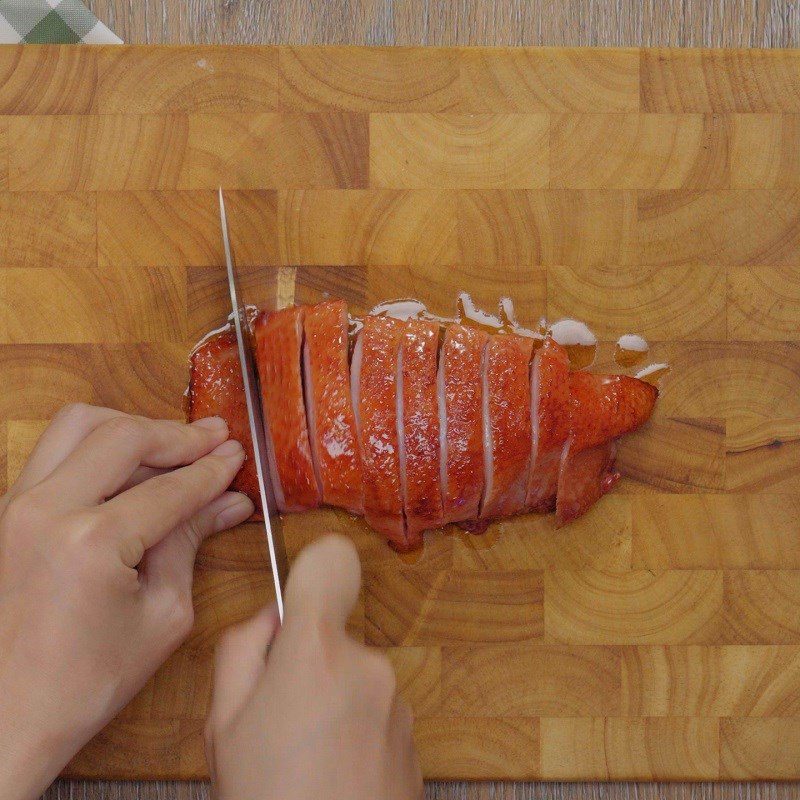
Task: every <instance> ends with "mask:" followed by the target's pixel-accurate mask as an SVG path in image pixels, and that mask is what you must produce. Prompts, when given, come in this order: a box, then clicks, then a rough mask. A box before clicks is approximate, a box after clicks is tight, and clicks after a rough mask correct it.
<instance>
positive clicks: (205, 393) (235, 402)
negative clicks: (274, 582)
mask: <svg viewBox="0 0 800 800" xmlns="http://www.w3.org/2000/svg"><path fill="white" fill-rule="evenodd" d="M190 361H191V373H190V377H189V408H188V418H189V421H190V422H194V421H195V420H198V419H203V418H204V417H222V419H224V420H225V422H227V423H228V431H229V432H230V437H231V439H236V441H238V442H240V443H241V444H242V447H244V449H245V453H246V457H245V460H244V464H243V465H242V468H241V469H240V470H239V472H238V473H237V474H236V477H235V478H234V479H233V483H232V484H231V489H233V490H234V491H237V492H243V493H244V494H246V495H247V496H248V497H249V498H250V499H251V500H252V501H253V503H254V505H255V507H256V514H255V516H257V517H260V516H261V495H260V493H259V491H258V477H257V475H256V466H255V461H254V459H253V442H252V440H251V438H250V423H249V422H248V419H247V404H246V402H245V398H244V385H243V383H242V370H241V367H240V366H239V353H238V351H237V349H236V334H235V333H234V332H233V331H232V330H225V331H222V332H221V333H218V334H215V335H214V336H211V337H209V338H208V339H206V340H205V341H204V342H203V343H202V344H201V345H200V346H199V347H198V348H197V349H196V350H195V351H194V352H193V353H192V355H191V359H190Z"/></svg>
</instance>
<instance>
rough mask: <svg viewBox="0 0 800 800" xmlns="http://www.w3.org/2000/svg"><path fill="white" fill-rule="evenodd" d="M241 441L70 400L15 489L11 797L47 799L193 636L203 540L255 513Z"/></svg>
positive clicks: (7, 552)
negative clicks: (84, 749) (242, 472)
mask: <svg viewBox="0 0 800 800" xmlns="http://www.w3.org/2000/svg"><path fill="white" fill-rule="evenodd" d="M227 439H228V429H227V426H226V425H225V423H224V422H223V421H222V420H220V419H217V418H211V419H205V420H199V421H197V422H195V423H193V424H191V425H184V424H181V423H179V422H174V421H167V420H149V419H145V418H142V417H132V416H128V415H126V414H122V413H120V412H118V411H112V410H110V409H104V408H93V407H90V406H84V405H75V406H68V407H66V408H65V409H63V410H62V411H61V412H60V413H59V414H57V415H56V417H55V419H54V420H53V421H52V423H51V424H50V426H49V427H48V428H47V430H46V431H45V432H44V434H43V435H42V437H41V439H40V440H39V442H38V444H37V445H36V448H35V449H34V451H33V453H32V454H31V457H30V459H29V460H28V462H27V464H26V465H25V467H24V468H23V470H22V473H21V475H20V477H19V480H18V481H17V482H16V483H15V484H14V486H13V487H12V488H11V489H10V490H9V492H8V494H6V495H5V496H4V497H3V498H2V499H0V654H2V657H0V787H3V793H2V796H3V798H4V800H12V799H14V798H29V797H31V798H32V797H37V796H38V795H39V794H40V793H41V792H42V790H43V789H44V788H45V787H46V785H47V784H48V783H49V782H50V781H51V780H52V779H53V778H54V777H55V776H56V775H57V774H58V772H59V771H60V770H61V769H62V768H63V766H64V765H65V764H66V762H67V761H68V760H69V759H70V758H71V757H72V756H73V755H74V754H75V752H77V750H78V749H79V748H80V747H81V746H82V745H83V744H84V743H85V742H86V741H88V739H90V738H91V737H92V736H93V735H94V734H95V733H96V732H97V731H98V730H100V729H101V728H102V727H103V726H104V725H105V724H106V723H107V722H108V721H109V720H111V718H112V717H113V716H114V715H115V714H116V713H117V712H118V711H119V710H120V709H121V708H122V707H123V706H124V705H125V703H127V702H128V701H129V700H130V699H131V698H132V697H133V695H134V694H135V693H136V692H137V691H138V690H139V689H140V688H141V687H142V685H143V684H144V683H145V681H146V680H147V679H148V678H149V677H150V675H152V673H153V672H154V671H155V670H156V668H157V667H158V666H159V665H160V664H161V663H162V662H163V661H164V660H165V659H166V658H167V656H169V655H170V653H172V652H173V650H175V648H176V647H177V646H178V645H179V644H180V643H181V642H182V641H183V639H184V638H185V637H186V636H187V635H188V634H189V631H190V630H191V628H192V623H193V610H192V594H191V590H192V573H193V565H194V560H195V555H196V553H197V548H198V547H199V545H200V542H201V541H202V540H203V539H204V538H205V537H206V536H208V535H209V534H210V533H212V532H214V531H219V530H222V529H224V528H228V527H231V526H232V525H235V524H238V523H239V522H242V521H243V520H245V519H246V518H247V517H248V516H249V515H250V514H251V513H252V511H253V505H252V503H251V502H250V500H249V499H248V498H246V497H245V496H244V495H240V494H237V493H234V492H226V491H225V490H226V488H227V487H228V486H229V485H230V482H231V480H232V478H233V476H234V475H235V474H236V472H237V471H238V469H239V467H240V466H241V464H242V461H243V459H244V451H243V450H242V447H241V445H239V444H238V443H237V442H233V441H226V440H227ZM174 467H180V468H179V469H174V470H171V468H174ZM167 470H171V471H167Z"/></svg>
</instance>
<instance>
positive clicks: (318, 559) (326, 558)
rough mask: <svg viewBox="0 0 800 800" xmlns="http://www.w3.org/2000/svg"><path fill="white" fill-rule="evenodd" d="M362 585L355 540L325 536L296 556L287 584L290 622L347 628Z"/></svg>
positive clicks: (286, 601)
mask: <svg viewBox="0 0 800 800" xmlns="http://www.w3.org/2000/svg"><path fill="white" fill-rule="evenodd" d="M360 588H361V564H360V563H359V561H358V554H357V553H356V549H355V547H354V546H353V543H352V542H351V541H350V540H349V539H347V538H345V537H344V536H337V535H333V534H331V535H327V536H323V537H322V538H320V539H317V540H316V541H315V542H313V543H312V544H310V545H309V546H308V547H306V548H305V549H304V550H303V551H302V552H301V553H300V555H299V556H298V557H297V558H296V559H295V562H294V564H293V566H292V571H291V573H290V574H289V580H288V582H287V585H286V598H285V606H286V622H288V623H289V624H293V623H294V622H295V621H296V620H304V621H312V622H325V623H327V624H329V625H331V626H333V627H336V628H341V629H342V630H344V628H345V625H346V623H347V619H348V617H349V616H350V613H351V612H352V610H353V608H354V606H355V604H356V601H357V600H358V592H359V589H360Z"/></svg>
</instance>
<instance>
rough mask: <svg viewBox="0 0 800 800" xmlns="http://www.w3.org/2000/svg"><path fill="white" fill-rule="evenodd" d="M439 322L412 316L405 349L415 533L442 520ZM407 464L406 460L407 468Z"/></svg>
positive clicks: (409, 492)
mask: <svg viewBox="0 0 800 800" xmlns="http://www.w3.org/2000/svg"><path fill="white" fill-rule="evenodd" d="M438 350H439V326H438V325H435V324H433V323H430V322H422V321H421V320H415V319H410V320H408V322H407V323H406V330H405V332H404V334H403V341H402V345H401V348H400V351H401V364H402V367H401V372H402V383H403V387H402V388H403V394H402V414H403V419H402V423H403V424H402V427H401V430H403V431H404V434H399V435H403V437H404V447H403V448H402V449H401V459H402V457H403V456H404V457H405V470H404V473H401V474H402V475H403V478H404V480H403V481H402V483H403V485H404V489H405V511H406V526H407V528H408V535H409V538H411V539H415V538H418V537H419V535H420V534H421V533H422V531H425V530H429V529H430V528H438V527H439V526H440V525H441V524H442V482H441V470H440V465H439V457H440V440H439V403H438V397H437V392H436V371H437V361H438ZM402 467H403V464H402V462H401V470H402Z"/></svg>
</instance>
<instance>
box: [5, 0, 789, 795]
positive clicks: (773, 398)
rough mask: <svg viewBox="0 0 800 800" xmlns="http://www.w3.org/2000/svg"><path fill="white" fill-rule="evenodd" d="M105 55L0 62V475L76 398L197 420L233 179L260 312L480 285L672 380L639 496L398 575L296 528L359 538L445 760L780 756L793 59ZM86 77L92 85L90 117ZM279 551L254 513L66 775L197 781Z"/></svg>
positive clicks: (505, 534)
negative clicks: (222, 688) (243, 630)
mask: <svg viewBox="0 0 800 800" xmlns="http://www.w3.org/2000/svg"><path fill="white" fill-rule="evenodd" d="M647 13H648V14H651V15H652V14H654V13H656V11H655V10H654V9H653V8H650V9H649V10H647ZM91 54H92V55H91V61H92V63H91V65H90V66H88V67H86V66H82V65H81V64H77V63H76V64H72V66H71V70H72V72H74V73H75V74H76V75H82V76H83V77H74V78H69V74H70V70H67V69H66V68H65V69H64V70H62V71H61V72H60V73H58V74H56V73H55V72H52V71H50V70H49V69H48V68H47V65H46V64H45V65H42V64H41V63H40V64H39V65H38V66H37V63H38V62H37V60H36V59H34V60H33V61H30V59H31V58H32V56H28V57H26V58H19V57H17V59H16V60H15V59H14V57H12V56H8V55H5V54H3V56H2V58H3V59H6V61H5V62H3V63H2V64H0V67H3V65H5V67H4V68H5V69H6V70H7V80H6V85H7V87H8V88H7V94H6V95H5V96H3V95H2V92H0V101H3V99H4V97H5V102H6V105H5V106H4V107H3V106H2V102H0V110H2V111H4V112H5V113H4V116H2V118H0V122H2V124H0V151H1V150H2V147H3V146H4V147H5V148H6V150H7V155H8V162H7V163H8V173H7V175H6V176H5V177H4V178H0V187H3V188H0V211H3V212H4V213H2V214H1V215H0V220H1V221H0V226H2V228H0V231H1V232H2V233H3V234H4V236H3V237H2V238H0V241H2V244H0V253H1V254H2V256H3V258H2V259H0V298H1V299H2V301H3V302H2V308H3V311H2V313H0V370H2V374H3V376H4V378H5V380H4V387H3V391H2V393H0V398H1V399H2V402H1V403H0V412H2V414H0V416H2V418H3V425H2V427H1V428H0V433H1V434H2V443H1V445H2V446H0V453H2V470H0V479H2V481H3V482H7V481H8V480H9V479H13V477H14V475H15V474H16V472H17V470H18V469H19V466H20V464H21V463H22V461H23V460H24V457H25V455H26V454H27V452H29V450H30V447H31V446H32V444H33V442H34V440H35V437H36V435H37V434H38V433H39V431H40V430H41V427H42V424H43V421H44V420H46V419H47V417H48V416H50V415H51V414H52V413H53V411H54V410H55V409H56V408H57V407H58V405H60V404H61V403H62V402H65V401H66V400H70V399H74V400H81V399H82V400H86V401H90V402H101V403H105V404H110V405H116V406H119V407H122V408H125V409H128V410H132V411H137V412H139V413H147V414H151V415H157V416H170V417H180V415H181V407H180V395H181V392H182V391H183V388H184V386H185V380H186V366H185V363H186V362H185V359H186V353H187V351H188V348H189V347H190V345H191V343H192V342H193V341H194V340H196V338H197V337H198V336H200V335H201V334H202V333H203V332H204V331H205V330H206V329H207V328H209V327H211V326H214V325H218V324H220V323H221V322H222V321H223V320H224V318H225V316H226V311H227V302H226V298H225V294H224V286H223V284H222V273H221V270H220V263H221V260H222V253H221V246H220V241H219V234H218V222H217V212H216V208H215V197H214V188H215V187H216V185H217V184H218V183H219V182H220V181H222V182H223V183H224V185H225V186H226V187H228V194H227V198H228V204H229V210H230V216H231V227H232V234H233V240H234V244H235V248H236V255H237V261H238V263H240V264H241V265H242V266H243V267H244V268H245V272H246V273H247V280H248V281H250V280H253V281H259V282H260V283H261V291H262V292H263V293H264V294H263V296H267V295H269V296H274V297H278V298H280V299H281V301H282V302H291V301H294V300H296V301H302V302H311V301H314V300H317V299H319V298H320V297H322V296H324V294H325V293H326V292H328V293H332V294H340V295H342V296H345V297H346V298H347V299H348V301H349V302H350V303H351V304H352V306H353V308H354V309H358V310H360V311H364V310H366V309H368V308H369V307H371V305H372V304H374V303H375V302H377V301H378V300H381V299H385V298H386V297H387V296H418V297H420V298H421V299H422V300H424V301H426V302H429V303H430V304H431V307H432V308H433V309H434V310H435V311H437V312H439V313H446V312H449V311H452V308H453V301H454V296H455V294H456V292H457V291H459V290H461V289H470V290H471V291H472V292H473V293H474V296H475V297H476V299H477V300H478V301H479V302H480V303H481V304H483V305H485V306H487V307H492V306H495V305H496V303H497V302H498V299H499V297H500V296H501V295H506V294H507V295H510V296H512V297H513V298H514V299H515V301H516V310H517V313H518V315H519V317H520V319H521V320H522V321H523V322H527V323H534V322H535V321H536V320H537V319H538V318H539V316H541V315H543V314H546V315H548V316H549V317H551V318H552V317H558V316H568V315H570V316H572V315H574V316H577V317H581V318H584V319H586V320H588V321H589V322H590V324H591V325H592V327H593V328H594V329H595V331H596V332H597V334H598V336H599V338H600V340H601V346H600V352H599V355H598V368H611V369H614V366H613V359H612V351H613V342H614V341H615V339H616V338H617V336H619V335H620V334H622V333H626V332H629V331H637V332H642V333H644V334H645V335H646V336H647V337H649V338H650V340H651V350H650V353H649V355H648V359H652V360H653V361H661V360H664V361H668V362H669V363H670V364H671V365H672V373H671V374H670V376H669V377H668V379H667V380H666V381H665V382H664V385H663V391H662V394H661V399H660V403H659V408H658V412H657V414H656V416H655V418H654V419H653V421H652V424H651V425H650V426H649V427H648V428H647V429H645V430H643V431H642V432H641V433H639V434H637V436H635V437H632V438H630V439H628V440H627V441H626V442H625V443H624V445H623V447H622V450H621V453H620V459H619V463H620V466H621V468H622V469H623V471H624V473H625V478H624V480H623V483H622V485H621V486H620V487H619V490H618V491H617V492H616V493H615V494H613V495H612V496H611V497H608V498H605V499H604V500H603V501H602V504H601V506H599V507H598V509H596V510H595V512H594V513H592V514H590V515H589V516H587V517H586V518H584V519H582V520H581V521H579V522H578V523H577V524H575V525H573V526H570V527H568V528H566V529H563V530H560V531H556V530H555V529H554V526H553V521H552V519H551V518H550V517H547V516H541V517H540V516H532V517H519V518H515V519H511V520H506V521H502V522H500V523H498V524H496V525H495V526H493V527H492V529H491V530H490V531H489V532H488V533H487V534H486V535H485V536H483V537H474V536H471V535H469V534H465V533H463V532H461V533H459V532H457V531H453V530H450V531H447V532H446V533H445V534H432V535H429V536H428V537H427V540H426V547H425V549H424V551H423V553H422V555H421V556H417V557H414V558H411V559H408V558H406V559H404V560H401V559H399V558H398V557H397V556H396V555H395V554H394V553H392V552H391V551H390V550H388V549H387V548H386V547H385V546H384V545H383V544H382V543H381V542H380V541H379V540H378V539H377V537H375V536H374V535H373V534H371V533H370V532H369V531H368V529H367V528H366V527H365V525H364V524H363V523H362V522H356V521H353V520H352V519H351V518H350V517H349V516H348V515H346V514H343V513H341V512H334V511H329V510H326V511H319V512H314V513H311V514H307V515H303V516H295V517H291V518H287V519H286V520H285V522H284V523H283V527H284V531H285V533H286V536H287V543H288V546H289V550H290V555H291V556H294V555H295V554H296V553H297V552H298V551H299V549H300V548H301V547H302V546H303V545H304V544H305V543H307V542H308V541H310V540H311V539H313V538H315V537H316V536H318V535H320V533H321V531H323V530H336V531H341V532H345V533H347V534H348V535H350V536H352V538H353V540H354V541H355V543H356V545H357V547H358V549H359V551H360V554H361V557H362V562H363V564H364V568H365V577H366V586H365V589H364V591H363V593H362V596H361V599H360V601H359V604H358V606H357V608H356V610H355V612H354V615H353V618H352V619H351V621H350V630H351V631H352V632H353V634H354V635H355V636H356V637H357V638H360V639H363V640H364V641H366V642H368V643H373V644H377V645H378V646H381V647H384V648H386V649H387V652H388V653H389V655H390V658H391V660H392V662H393V664H394V665H395V669H396V672H397V674H398V684H399V686H400V688H401V692H402V693H403V695H404V696H405V697H406V698H407V699H408V700H409V702H410V703H411V705H412V706H413V707H414V709H415V710H416V712H417V727H416V731H417V736H418V741H419V744H420V749H421V753H422V759H423V765H424V768H425V770H426V772H427V774H428V775H430V776H437V777H448V778H454V777H463V778H485V777H507V778H518V779H530V778H547V779H566V778H572V779H603V780H612V779H627V778H642V779H648V778H663V779H673V780H677V779H683V778H696V779H716V778H720V777H737V778H738V777H744V776H745V775H749V776H758V777H773V776H774V777H785V776H787V775H789V774H792V769H794V768H793V767H792V765H791V759H792V756H793V754H794V753H795V752H796V750H794V749H793V747H795V746H796V736H795V734H794V733H793V730H794V728H793V727H792V726H793V724H794V721H795V720H796V719H798V718H800V710H798V709H797V704H796V700H795V694H796V692H795V691H794V690H795V689H796V679H795V678H794V674H795V671H796V668H797V664H798V655H797V647H799V646H800V617H798V612H797V608H798V605H799V601H800V588H798V587H800V584H798V582H797V578H796V576H797V574H798V572H800V570H798V569H797V563H798V562H797V550H798V547H797V545H798V541H797V527H798V526H797V525H796V524H795V523H796V521H797V517H798V513H800V509H798V508H797V502H796V500H797V489H798V486H799V485H800V478H798V470H797V455H798V450H797V448H798V420H800V400H798V398H800V345H799V344H798V341H799V340H798V337H797V334H796V329H797V327H798V325H797V323H798V321H800V319H799V318H798V313H797V312H798V304H797V302H796V301H797V297H796V294H797V293H796V291H795V290H796V286H795V283H796V281H795V272H796V268H797V266H798V263H799V262H800V239H799V238H798V229H800V226H799V225H798V218H799V217H798V215H800V199H799V198H800V194H798V191H800V187H799V186H798V184H797V181H796V180H795V177H794V176H795V162H794V160H793V159H794V154H793V150H792V147H793V143H794V142H795V139H796V128H795V127H794V118H793V116H792V115H793V114H794V113H795V108H794V105H793V104H794V103H795V99H794V94H793V93H794V92H795V71H796V66H795V63H796V58H795V55H794V54H784V56H785V57H784V58H783V59H782V58H781V54H776V55H770V56H765V55H763V54H758V53H755V54H751V53H745V52H737V53H734V54H732V55H731V54H725V55H720V54H715V53H702V54H691V53H689V54H686V55H685V56H684V55H681V54H677V55H676V54H674V53H672V52H671V51H659V52H655V53H652V52H646V51H641V52H640V51H637V50H631V49H627V50H621V51H604V52H602V53H597V52H583V51H578V50H567V51H562V50H520V51H513V52H509V51H503V50H492V49H485V48H484V49H480V50H474V51H473V50H470V51H467V50H461V49H453V50H423V49H419V48H406V49H399V50H397V51H392V52H391V53H383V52H382V51H380V50H377V49H369V50H364V51H355V50H353V49H336V48H327V49H320V50H307V49H302V48H277V49H268V48H256V49H253V50H245V49H236V50H233V51H219V50H216V49H193V48H181V49H178V50H174V51H173V50H170V51H168V52H165V51H158V50H137V49H135V48H119V49H113V50H111V49H98V50H93V51H91ZM81 70H83V71H81ZM17 71H19V72H18V74H17ZM748 76H750V77H752V81H751V82H748V81H749V77H748ZM25 80H33V81H35V82H36V85H37V86H38V88H39V96H38V97H37V98H36V100H35V102H34V100H32V99H28V100H26V99H25V98H24V96H23V93H21V91H20V90H19V88H18V86H19V85H21V84H20V83H19V82H20V81H25ZM68 80H76V81H79V82H80V83H81V85H82V86H83V85H84V84H88V85H89V86H88V88H84V89H83V90H82V91H83V95H81V97H79V98H78V99H77V100H75V103H76V105H75V107H69V104H65V101H64V100H63V98H62V96H61V95H62V94H63V91H64V86H65V81H68ZM15 86H17V88H14V87H15ZM717 87H719V88H718V89H717ZM715 92H718V94H715ZM81 98H82V99H81ZM79 101H80V102H79ZM760 141H763V142H765V143H766V144H765V145H764V147H762V148H760V149H759V148H758V147H757V146H756V144H757V143H758V142H760ZM754 143H756V144H754ZM601 145H602V146H601ZM55 151H58V152H60V153H62V157H61V158H60V159H58V160H57V161H53V160H52V158H50V157H49V156H50V154H52V153H53V152H55ZM43 220H44V223H45V224H42V221H43ZM37 306H39V307H40V308H41V310H40V311H39V312H38V314H37ZM109 306H114V307H119V310H118V311H117V312H116V313H115V314H113V315H108V314H103V315H99V316H98V314H97V309H100V308H103V309H105V308H107V307H109ZM92 311H94V312H95V313H94V314H92V313H90V312H92ZM264 565H265V553H264V543H263V540H262V538H261V537H260V535H259V534H258V529H257V527H255V526H252V525H251V526H243V527H242V528H240V529H239V530H237V531H234V532H231V533H228V534H225V535H222V536H219V537H215V538H214V539H212V540H211V541H209V542H208V543H206V545H205V546H204V547H203V549H202V551H201V553H200V556H199V559H198V569H197V582H196V588H195V602H196V607H197V626H196V629H195V631H194V632H193V634H192V636H191V637H190V639H189V642H188V643H187V645H186V646H185V647H184V648H183V649H181V650H180V651H179V652H178V653H177V654H176V655H175V656H174V657H173V658H172V659H171V660H170V661H169V662H168V663H167V665H165V667H164V669H163V670H162V671H161V672H160V673H159V674H158V675H157V676H156V677H155V678H153V680H152V681H151V682H150V683H149V684H148V685H147V687H145V689H144V690H143V692H142V693H141V694H140V695H139V696H138V697H137V698H136V699H135V700H134V701H133V702H132V703H131V704H130V705H129V706H128V707H127V708H126V709H125V710H124V712H123V714H122V715H121V716H120V719H119V720H118V721H117V722H115V723H114V724H113V725H112V726H111V727H110V728H109V729H108V730H106V731H105V732H104V733H103V734H101V736H100V737H99V738H98V739H96V740H95V741H94V742H93V743H92V744H91V745H90V746H89V747H88V748H87V749H86V750H85V751H84V753H82V754H81V755H80V756H79V757H78V758H77V759H76V760H75V762H73V764H72V765H71V767H70V771H71V773H72V774H75V775H85V776H98V777H100V776H104V777H110V776H115V777H139V776H148V777H153V776H161V777H166V776H183V777H201V776H202V775H203V774H204V771H205V766H204V761H203V755H202V749H201V746H200V737H199V732H200V729H201V727H202V718H203V715H204V712H205V707H206V704H207V702H208V693H209V691H210V687H209V674H210V672H209V670H210V658H211V652H212V648H213V646H214V642H215V641H216V638H217V636H218V634H219V633H220V631H221V630H222V629H223V628H224V627H225V626H226V625H228V624H230V623H231V622H234V621H236V620H239V619H243V618H245V617H246V616H248V615H249V614H250V613H252V612H253V611H254V610H255V609H256V608H258V607H259V606H260V605H262V604H263V603H264V602H267V601H268V599H269V597H270V580H269V574H268V572H267V571H266V569H265V567H264ZM751 740H756V744H751ZM784 740H785V741H784ZM771 746H772V747H776V748H777V750H776V753H777V755H776V757H775V760H774V763H775V766H774V770H773V769H772V767H771V766H770V765H771V763H772V762H771V761H770V760H769V758H768V757H767V755H766V754H767V753H768V752H769V748H770V747H771ZM112 751H113V752H112ZM798 763H800V762H798ZM765 764H767V766H764V765H765ZM433 791H435V792H441V791H445V790H444V789H443V788H437V789H434V790H433ZM448 791H449V790H448ZM453 791H456V792H457V791H460V789H455V788H454V789H453ZM487 791H488V790H487Z"/></svg>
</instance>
